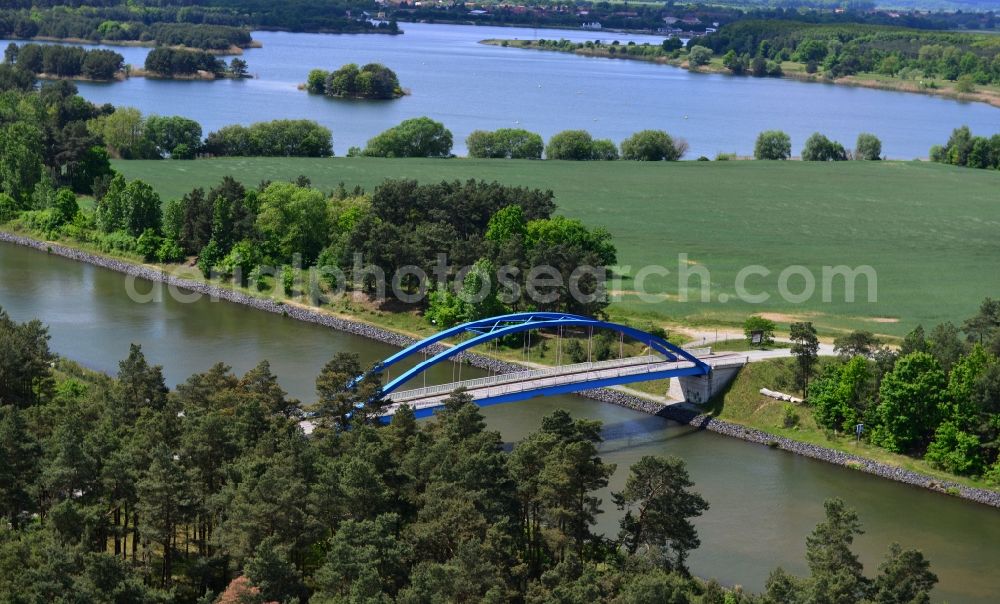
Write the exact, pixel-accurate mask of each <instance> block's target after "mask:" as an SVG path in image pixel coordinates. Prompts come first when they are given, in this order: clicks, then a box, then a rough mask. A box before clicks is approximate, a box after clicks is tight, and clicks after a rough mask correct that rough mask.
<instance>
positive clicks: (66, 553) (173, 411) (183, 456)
mask: <svg viewBox="0 0 1000 604" xmlns="http://www.w3.org/2000/svg"><path fill="white" fill-rule="evenodd" d="M47 341H48V333H47V330H46V328H45V327H44V326H43V325H42V324H41V323H39V322H38V321H32V322H29V323H26V324H18V323H16V322H14V321H12V320H11V319H10V318H9V317H8V316H7V315H6V313H4V312H3V311H2V310H0V342H4V343H5V344H7V343H15V342H17V343H23V344H26V345H25V346H16V347H11V346H4V347H3V348H2V350H4V351H5V354H4V355H0V452H2V458H3V459H4V460H7V463H5V464H4V465H2V466H0V478H2V479H0V519H2V521H3V524H2V526H3V528H2V529H0V599H2V600H4V601H10V602H37V601H46V600H53V601H58V600H59V598H60V597H62V596H63V595H65V594H73V598H74V601H77V602H84V603H91V602H93V603H97V602H108V601H112V602H129V603H140V604H158V603H174V602H176V603H195V602H218V603H220V604H222V603H232V602H242V603H253V604H263V603H264V602H307V601H308V602H316V603H320V602H341V601H360V600H365V601H401V602H431V601H524V602H538V603H541V602H551V601H562V602H581V603H582V602H595V601H599V602H640V601H641V602H648V601H657V602H677V603H692V604H696V603H697V604H731V603H736V604H751V603H764V602H768V603H787V604H793V603H797V602H816V601H844V602H862V601H864V602H875V603H878V604H889V603H895V602H913V601H926V600H927V598H928V593H929V592H930V591H931V590H932V588H933V586H934V584H935V583H936V582H937V578H936V576H935V575H934V574H933V573H932V572H931V571H930V568H929V563H928V561H927V560H926V559H925V558H924V557H923V555H922V554H921V553H920V552H919V551H916V550H902V549H901V548H900V547H899V546H897V545H893V546H892V547H890V549H889V552H888V554H887V556H886V557H885V559H884V561H883V562H882V563H881V564H880V565H879V567H878V569H877V573H876V574H875V575H874V577H867V576H865V575H864V574H863V567H862V565H861V563H860V561H859V559H858V556H857V554H856V553H854V552H853V551H852V544H853V540H854V538H855V536H857V535H858V534H860V533H861V522H860V519H859V518H858V516H857V514H856V513H855V512H854V511H853V510H851V509H850V508H848V507H847V506H846V505H845V504H844V503H843V502H842V501H840V500H830V501H828V502H826V505H825V517H824V519H823V520H822V522H820V524H818V525H817V526H816V528H815V530H813V531H812V533H811V534H810V535H809V536H808V538H807V539H806V559H807V563H808V569H809V574H808V575H807V576H805V577H795V576H792V575H790V574H789V573H787V572H785V571H784V570H782V569H780V568H779V569H776V570H775V571H774V572H773V573H772V574H771V577H770V579H769V580H768V583H767V588H766V593H764V594H760V595H755V594H750V593H747V592H745V591H744V590H742V589H740V588H734V589H731V588H725V587H723V586H721V585H720V584H719V583H717V582H715V581H711V580H709V581H705V580H702V579H697V578H694V577H692V576H691V575H690V573H689V571H688V569H687V558H688V555H689V553H690V552H691V551H692V550H694V549H696V548H698V547H699V546H700V539H699V537H698V534H697V531H696V529H695V527H694V525H693V524H692V519H694V518H697V517H698V516H700V515H701V514H702V513H703V512H704V511H705V510H707V509H708V507H709V503H708V502H707V501H706V500H705V499H704V498H703V497H702V496H701V495H699V494H698V493H697V492H696V491H694V490H693V487H694V486H695V485H694V482H693V480H692V477H691V476H690V474H689V473H688V471H687V469H686V466H685V463H684V461H683V460H682V459H680V458H677V457H674V456H667V457H660V456H645V457H643V458H641V459H639V460H638V461H637V462H636V463H634V464H633V465H632V466H631V467H630V468H629V469H628V475H627V478H626V480H625V482H624V485H623V486H622V488H621V489H620V490H616V491H614V492H613V493H612V502H613V505H614V506H615V508H617V509H618V510H619V513H620V515H621V516H620V517H621V520H620V523H619V530H618V531H617V532H616V533H613V534H611V535H602V534H599V533H597V532H596V531H595V528H594V525H595V521H596V517H597V515H598V514H599V513H601V512H602V510H603V509H604V508H605V506H604V505H603V502H602V500H601V499H600V497H599V496H598V495H597V492H598V490H599V489H602V488H605V487H607V485H608V483H609V479H610V477H611V476H612V474H613V473H614V472H615V470H616V468H615V466H614V464H609V463H607V462H605V461H604V460H602V459H601V456H600V453H599V446H600V444H601V440H602V439H601V424H600V422H596V421H590V420H579V419H574V418H573V417H571V416H570V414H569V413H567V412H565V411H555V412H553V413H552V414H550V415H548V416H546V417H545V418H543V419H542V421H541V424H540V426H539V427H538V428H537V429H536V430H535V431H534V432H532V433H531V434H529V435H528V436H527V437H525V438H524V439H523V440H521V441H520V442H518V443H517V444H515V445H514V446H513V448H509V449H508V448H507V447H505V446H504V443H503V440H502V439H501V436H500V433H499V432H496V431H493V430H490V429H488V427H487V425H486V422H485V421H484V418H483V416H482V414H481V413H480V411H479V409H478V408H477V407H476V406H475V405H474V404H473V403H472V401H471V397H469V396H468V395H467V394H464V393H462V392H456V393H453V394H452V395H451V396H449V398H448V399H447V400H446V401H445V404H444V408H443V409H442V410H441V411H440V412H439V413H438V414H436V416H435V418H434V419H433V420H431V421H426V422H417V421H416V420H415V419H414V416H413V412H412V411H411V410H410V409H409V408H408V407H403V408H402V409H400V410H399V411H398V412H397V413H396V414H395V416H394V417H393V418H392V421H391V422H390V423H389V424H388V425H385V426H383V425H381V424H380V423H379V422H378V421H377V420H375V415H376V414H377V413H379V411H380V409H381V406H382V405H383V404H384V401H381V400H380V399H379V398H378V397H377V389H378V380H379V379H380V378H379V376H377V375H373V376H371V377H370V378H368V379H365V380H362V381H361V382H357V383H355V382H352V381H351V378H353V377H354V376H356V375H358V374H359V373H360V372H361V370H362V366H361V364H360V362H359V359H358V357H357V356H356V355H354V354H352V353H338V354H337V355H335V356H334V357H333V358H332V359H331V360H330V361H329V362H328V363H327V364H326V365H325V366H324V367H323V369H322V371H321V372H320V375H319V376H318V377H317V379H316V392H315V396H314V397H313V399H312V400H310V401H305V402H300V401H296V400H294V399H290V398H288V396H287V395H286V393H285V392H284V391H283V390H282V389H281V387H280V385H279V384H278V381H277V378H276V376H275V375H274V374H273V373H272V371H271V369H270V366H269V364H268V363H267V362H266V361H263V362H261V363H260V364H259V365H258V366H257V367H255V368H254V369H252V370H250V371H249V372H247V373H246V374H244V375H242V376H240V375H236V374H234V373H233V372H232V370H231V368H230V367H227V366H226V365H224V364H222V363H219V364H216V365H214V366H212V367H210V368H208V369H207V370H206V371H205V372H203V373H198V374H195V375H192V376H191V377H190V378H188V379H187V380H186V381H185V382H184V383H183V384H180V385H178V386H177V388H176V389H174V390H170V389H168V388H167V386H166V383H165V382H164V378H163V371H162V368H161V367H159V366H155V365H151V364H150V363H149V362H148V360H147V359H146V357H145V355H144V354H143V352H142V349H141V348H140V347H139V346H137V345H134V344H133V345H132V346H131V349H130V351H129V354H128V356H127V358H125V359H124V360H122V361H121V363H120V364H119V368H118V371H117V374H116V375H115V376H113V377H111V376H106V375H102V374H95V373H92V372H89V371H86V370H83V369H81V368H80V367H79V366H77V365H75V364H73V363H71V362H68V361H64V360H59V359H56V358H55V356H54V355H53V354H52V353H51V351H50V350H49V349H48V343H47ZM12 354H14V355H17V356H12ZM345 384H350V385H349V386H347V387H345ZM306 410H308V414H309V422H310V424H309V425H310V427H311V428H312V429H311V430H310V435H308V436H307V435H306V433H305V431H304V430H303V424H301V420H302V417H303V414H304V412H305V411H306Z"/></svg>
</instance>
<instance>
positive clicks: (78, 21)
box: [0, 7, 252, 50]
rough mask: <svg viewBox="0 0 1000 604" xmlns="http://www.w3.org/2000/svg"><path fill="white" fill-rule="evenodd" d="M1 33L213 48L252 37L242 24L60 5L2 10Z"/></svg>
mask: <svg viewBox="0 0 1000 604" xmlns="http://www.w3.org/2000/svg"><path fill="white" fill-rule="evenodd" d="M0 36H2V37H5V38H34V37H36V36H39V37H46V38H58V39H67V38H70V39H81V40H90V41H94V42H97V41H102V40H103V41H107V42H149V43H152V44H157V45H169V46H174V45H180V46H189V47H192V48H201V49H212V50H227V49H229V48H231V47H234V46H236V47H246V46H249V45H250V43H251V41H252V40H251V38H250V31H249V30H248V29H246V28H244V27H241V26H231V25H217V24H210V23H174V22H163V21H160V20H158V19H157V18H156V17H154V16H149V15H142V14H139V15H137V14H135V12H133V11H131V10H129V9H126V8H124V7H122V8H118V9H95V8H79V9H67V8H58V9H52V10H47V11H39V12H37V13H30V12H28V11H17V10H7V9H5V10H0Z"/></svg>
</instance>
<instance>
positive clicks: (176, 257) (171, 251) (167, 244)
mask: <svg viewBox="0 0 1000 604" xmlns="http://www.w3.org/2000/svg"><path fill="white" fill-rule="evenodd" d="M183 259H184V250H183V249H181V246H180V245H179V244H178V243H177V241H176V240H174V239H163V240H162V241H161V242H160V247H159V249H157V250H156V261H157V262H180V261H181V260H183Z"/></svg>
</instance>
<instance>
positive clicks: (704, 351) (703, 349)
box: [684, 346, 712, 357]
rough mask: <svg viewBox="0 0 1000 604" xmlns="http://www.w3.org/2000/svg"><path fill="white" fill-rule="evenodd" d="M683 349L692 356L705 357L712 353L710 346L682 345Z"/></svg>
mask: <svg viewBox="0 0 1000 604" xmlns="http://www.w3.org/2000/svg"><path fill="white" fill-rule="evenodd" d="M684 350H685V351H686V352H688V353H690V354H691V355H692V356H696V357H707V356H708V355H710V354H712V347H711V346H700V347H698V348H687V347H684Z"/></svg>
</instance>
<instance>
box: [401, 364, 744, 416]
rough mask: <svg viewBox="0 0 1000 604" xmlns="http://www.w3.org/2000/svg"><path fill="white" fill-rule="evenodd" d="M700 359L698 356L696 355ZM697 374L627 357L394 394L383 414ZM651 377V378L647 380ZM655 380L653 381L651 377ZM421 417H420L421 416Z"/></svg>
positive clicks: (684, 366) (692, 369)
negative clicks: (459, 393)
mask: <svg viewBox="0 0 1000 604" xmlns="http://www.w3.org/2000/svg"><path fill="white" fill-rule="evenodd" d="M699 356H700V355H699ZM701 360H703V361H705V362H706V363H708V364H709V365H712V366H716V365H720V364H726V365H729V364H734V363H736V364H741V365H742V364H743V363H744V362H745V360H744V359H743V357H734V356H733V355H725V356H720V357H701ZM697 373H700V372H699V371H697V367H696V365H695V364H694V363H692V362H691V361H687V360H682V361H665V360H663V359H662V358H661V357H659V356H643V357H630V358H626V359H614V360H610V361H600V362H594V363H577V364H574V365H563V366H560V367H550V368H545V369H532V370H527V371H518V372H514V373H506V374H501V375H496V376H491V377H485V378H478V379H474V380H466V381H464V382H455V383H452V384H442V385H439V386H429V387H426V388H417V389H414V390H405V391H400V392H395V393H393V394H392V395H390V397H389V398H390V399H391V400H392V404H391V405H389V406H388V407H387V408H386V411H385V414H386V415H392V414H393V413H395V411H396V409H397V408H398V407H399V406H400V405H402V404H406V405H409V406H411V407H413V409H414V410H415V411H417V412H420V411H422V410H426V411H429V410H430V409H433V408H434V407H438V406H440V405H441V402H442V401H443V400H444V399H445V398H447V397H448V395H449V394H451V392H453V391H454V390H456V389H458V388H465V389H466V391H467V392H468V393H469V394H470V395H472V398H473V399H475V400H476V401H477V402H479V403H483V402H487V401H496V402H500V401H501V400H516V399H518V398H524V396H521V395H526V394H527V393H532V392H540V391H546V390H548V391H550V393H555V392H556V391H558V390H559V389H560V388H561V387H569V386H571V385H575V384H582V385H583V386H581V387H582V388H585V387H587V386H586V385H587V384H590V383H595V384H600V383H607V382H609V381H612V382H613V381H620V382H621V383H626V382H629V381H642V380H643V379H662V378H667V377H673V376H675V375H678V376H679V375H684V374H687V375H694V374H697ZM646 376H650V377H646ZM654 376H655V377H654ZM421 415H423V414H421Z"/></svg>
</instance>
